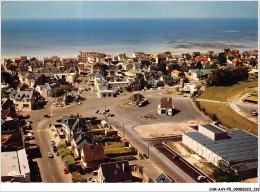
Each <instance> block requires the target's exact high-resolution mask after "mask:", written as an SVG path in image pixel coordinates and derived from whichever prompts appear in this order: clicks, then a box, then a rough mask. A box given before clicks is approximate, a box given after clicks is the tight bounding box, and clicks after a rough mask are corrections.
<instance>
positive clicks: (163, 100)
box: [161, 97, 172, 108]
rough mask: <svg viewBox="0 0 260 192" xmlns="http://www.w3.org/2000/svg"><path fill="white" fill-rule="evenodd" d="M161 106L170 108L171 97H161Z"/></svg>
mask: <svg viewBox="0 0 260 192" xmlns="http://www.w3.org/2000/svg"><path fill="white" fill-rule="evenodd" d="M161 108H172V98H171V97H162V98H161Z"/></svg>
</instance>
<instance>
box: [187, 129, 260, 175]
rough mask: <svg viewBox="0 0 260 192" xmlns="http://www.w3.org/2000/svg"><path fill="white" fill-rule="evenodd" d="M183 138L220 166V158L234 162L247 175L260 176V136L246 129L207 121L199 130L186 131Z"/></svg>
mask: <svg viewBox="0 0 260 192" xmlns="http://www.w3.org/2000/svg"><path fill="white" fill-rule="evenodd" d="M182 142H183V143H184V144H185V145H186V146H187V147H189V148H190V149H192V150H193V151H195V152H196V153H197V154H198V155H200V156H202V157H203V158H205V159H207V160H208V161H210V162H211V163H213V164H214V165H216V166H218V161H219V160H224V161H225V162H233V163H234V164H235V167H236V169H237V171H238V173H239V174H240V175H241V176H242V177H243V178H252V177H256V176H257V169H258V163H257V162H258V145H257V143H258V137H256V136H255V135H252V134H250V133H248V132H246V131H244V130H238V129H230V130H229V131H226V130H224V129H222V128H220V127H218V126H216V125H213V124H204V125H199V127H198V132H190V133H183V135H182Z"/></svg>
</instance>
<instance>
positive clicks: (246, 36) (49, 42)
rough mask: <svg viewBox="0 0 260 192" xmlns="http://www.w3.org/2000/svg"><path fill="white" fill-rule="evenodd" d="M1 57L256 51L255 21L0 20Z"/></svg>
mask: <svg viewBox="0 0 260 192" xmlns="http://www.w3.org/2000/svg"><path fill="white" fill-rule="evenodd" d="M1 30H2V40H1V42H2V45H1V46H2V49H1V50H2V56H14V55H17V56H20V55H30V56H44V55H46V56H47V55H55V54H57V55H60V56H66V55H67V56H74V55H76V54H77V53H78V52H79V51H80V50H97V51H100V52H105V53H110V54H118V53H123V52H125V53H126V54H128V55H131V54H132V52H134V51H145V52H152V53H157V52H160V51H166V50H169V51H172V52H176V53H179V52H190V51H196V50H205V52H206V51H207V50H216V51H218V50H221V49H223V48H237V49H239V50H252V49H257V48H258V43H257V42H258V39H257V35H258V20H257V19H2V29H1Z"/></svg>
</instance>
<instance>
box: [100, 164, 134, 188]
mask: <svg viewBox="0 0 260 192" xmlns="http://www.w3.org/2000/svg"><path fill="white" fill-rule="evenodd" d="M97 181H98V183H130V182H132V173H131V169H130V166H129V162H128V161H118V162H110V163H102V164H100V165H99V167H98V179H97Z"/></svg>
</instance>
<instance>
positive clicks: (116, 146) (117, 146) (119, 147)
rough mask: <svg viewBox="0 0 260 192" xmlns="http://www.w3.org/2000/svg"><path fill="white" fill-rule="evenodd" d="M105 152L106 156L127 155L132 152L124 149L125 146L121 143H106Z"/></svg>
mask: <svg viewBox="0 0 260 192" xmlns="http://www.w3.org/2000/svg"><path fill="white" fill-rule="evenodd" d="M104 150H105V153H106V154H111V153H127V152H130V151H131V149H130V148H124V145H123V144H122V143H120V142H110V143H106V144H105V146H104Z"/></svg>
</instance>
